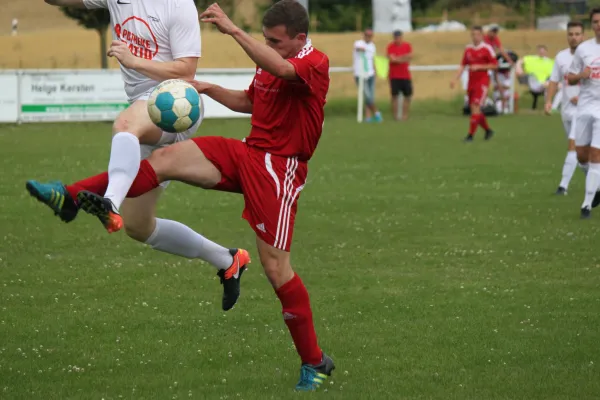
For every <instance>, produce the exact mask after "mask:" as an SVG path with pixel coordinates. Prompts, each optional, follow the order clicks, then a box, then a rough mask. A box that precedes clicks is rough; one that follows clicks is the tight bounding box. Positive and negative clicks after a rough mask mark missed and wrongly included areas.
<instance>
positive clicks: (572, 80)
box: [567, 67, 592, 85]
mask: <svg viewBox="0 0 600 400" xmlns="http://www.w3.org/2000/svg"><path fill="white" fill-rule="evenodd" d="M591 74H592V70H591V69H590V67H585V68H584V69H583V71H581V72H580V73H578V74H574V73H572V72H569V73H568V74H567V81H568V82H569V85H579V82H581V80H582V79H589V77H590V75H591Z"/></svg>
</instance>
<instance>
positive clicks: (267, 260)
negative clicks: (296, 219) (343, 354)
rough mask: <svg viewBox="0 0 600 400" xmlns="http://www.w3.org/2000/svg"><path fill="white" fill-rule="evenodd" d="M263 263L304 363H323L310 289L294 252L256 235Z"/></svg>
mask: <svg viewBox="0 0 600 400" xmlns="http://www.w3.org/2000/svg"><path fill="white" fill-rule="evenodd" d="M256 245H257V247H258V254H259V256H260V262H261V264H262V266H263V268H264V270H265V275H266V276H267V279H269V282H271V285H272V286H273V289H275V293H276V294H277V297H279V300H280V301H281V306H282V313H283V319H284V321H285V324H286V325H287V327H288V330H289V331H290V334H291V336H292V339H293V341H294V345H295V346H296V350H297V351H298V354H299V355H300V358H301V359H302V363H303V364H311V365H319V364H320V363H321V361H322V352H321V349H320V348H319V345H318V343H317V334H316V332H315V327H314V324H313V316H312V310H311V308H310V299H309V296H308V291H307V290H306V287H305V286H304V283H302V280H301V279H300V277H299V276H298V275H296V274H295V273H294V271H293V269H292V266H291V264H290V253H288V252H286V251H283V250H280V249H277V248H275V247H273V246H270V245H269V244H267V243H266V242H265V241H263V240H262V239H260V238H258V237H257V238H256Z"/></svg>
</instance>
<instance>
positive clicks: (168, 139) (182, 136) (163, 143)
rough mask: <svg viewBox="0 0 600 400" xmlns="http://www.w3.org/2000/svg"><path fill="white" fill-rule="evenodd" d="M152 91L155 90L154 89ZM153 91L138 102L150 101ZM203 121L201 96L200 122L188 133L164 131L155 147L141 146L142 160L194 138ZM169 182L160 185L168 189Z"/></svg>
mask: <svg viewBox="0 0 600 400" xmlns="http://www.w3.org/2000/svg"><path fill="white" fill-rule="evenodd" d="M152 90H154V89H152ZM152 90H149V91H147V92H146V93H144V94H143V95H141V96H140V97H139V98H138V99H137V100H136V101H140V100H143V101H146V100H148V98H149V97H150V94H151V93H152ZM203 119H204V102H203V100H202V96H200V118H198V121H197V122H196V123H195V124H194V125H192V127H191V128H190V129H188V130H187V131H183V132H179V133H173V132H165V131H163V133H162V136H161V137H160V140H159V141H158V143H156V144H154V145H149V144H140V153H141V156H142V160H144V159H146V158H148V157H150V154H152V152H153V151H154V150H156V149H160V148H162V147H167V146H169V145H171V144H173V143H177V142H182V141H184V140H186V139H189V138H191V137H192V136H194V134H195V133H196V131H197V130H198V128H199V127H200V125H201V124H202V120H203ZM169 182H170V181H164V182H162V183H161V184H160V186H161V187H162V188H163V189H166V188H167V186H169Z"/></svg>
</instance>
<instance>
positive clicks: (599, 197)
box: [592, 192, 600, 208]
mask: <svg viewBox="0 0 600 400" xmlns="http://www.w3.org/2000/svg"><path fill="white" fill-rule="evenodd" d="M599 205H600V192H596V194H595V195H594V200H592V208H596V207H598V206H599Z"/></svg>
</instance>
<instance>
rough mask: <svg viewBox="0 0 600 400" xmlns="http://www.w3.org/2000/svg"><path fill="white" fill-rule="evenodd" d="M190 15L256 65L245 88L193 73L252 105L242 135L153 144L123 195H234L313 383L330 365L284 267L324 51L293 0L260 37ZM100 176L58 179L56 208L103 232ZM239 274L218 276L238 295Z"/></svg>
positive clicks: (105, 205)
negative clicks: (186, 189)
mask: <svg viewBox="0 0 600 400" xmlns="http://www.w3.org/2000/svg"><path fill="white" fill-rule="evenodd" d="M200 19H201V21H202V22H207V23H212V24H214V25H215V26H216V27H217V28H218V29H219V30H220V31H221V32H222V33H224V34H227V35H230V36H231V37H233V38H234V39H235V40H236V41H237V42H238V44H239V45H240V46H241V47H242V48H243V49H244V51H245V52H246V54H248V56H249V57H250V58H251V59H252V60H253V61H254V62H255V63H256V65H257V68H256V74H255V76H254V79H253V81H252V83H251V84H250V87H249V88H248V90H245V91H237V90H229V89H225V88H222V87H219V86H216V85H213V84H210V83H205V82H193V84H194V87H195V88H196V89H197V90H198V92H199V93H204V94H206V95H207V96H209V97H211V98H213V99H214V100H216V101H218V102H219V103H221V104H223V105H225V106H227V107H228V108H230V109H231V110H234V111H238V112H244V113H248V114H252V118H251V125H252V128H251V131H250V135H248V137H246V138H245V139H243V140H237V139H228V138H223V137H207V136H202V137H196V138H193V139H188V140H185V141H182V142H179V143H175V144H173V145H171V146H169V147H166V148H164V149H159V150H156V151H154V152H153V153H152V154H151V155H150V157H149V158H147V159H146V160H143V161H142V162H141V164H140V169H139V173H138V175H137V177H136V179H135V180H134V182H133V184H132V186H131V188H130V190H129V193H128V197H137V196H140V195H142V194H143V193H146V192H148V191H150V190H152V189H153V188H155V187H157V186H158V185H159V184H160V183H161V182H164V181H168V180H177V181H181V182H185V183H189V184H192V185H194V186H199V187H202V188H205V189H214V190H221V191H228V192H236V193H241V194H243V196H244V201H245V208H244V211H243V214H242V217H243V218H244V219H246V220H247V221H248V223H249V224H250V226H251V227H252V229H253V230H254V231H255V233H256V242H257V247H258V253H259V257H260V261H261V263H262V265H263V268H264V271H265V274H266V276H267V278H268V279H269V281H270V282H271V284H272V286H273V288H274V289H275V292H276V294H277V296H278V297H279V300H280V301H281V304H282V308H283V309H282V314H283V319H284V321H285V323H286V325H287V327H288V329H289V331H290V334H291V336H292V339H293V341H294V344H295V346H296V350H297V351H298V354H299V356H300V358H301V360H302V365H301V373H300V380H299V382H298V384H297V385H296V389H297V390H315V389H317V388H318V387H319V386H320V385H321V384H322V383H323V382H324V381H325V380H326V379H327V377H328V376H330V375H331V372H332V371H333V369H334V368H335V367H334V364H333V360H332V359H331V358H330V357H329V356H327V355H326V354H325V353H323V352H322V351H321V349H320V347H319V345H318V343H317V335H316V333H315V328H314V324H313V316H312V311H311V307H310V301H309V296H308V291H307V290H306V287H305V286H304V284H303V283H302V280H301V279H300V277H299V276H298V275H297V274H296V273H295V272H294V270H293V269H292V266H291V264H290V247H291V242H292V234H293V229H294V220H295V216H296V209H297V202H298V197H299V195H300V192H301V191H302V189H303V188H304V184H305V183H306V175H307V172H308V166H307V163H308V161H309V160H310V158H311V157H312V155H313V153H314V151H315V148H316V147H317V144H318V142H319V138H320V136H321V132H322V128H323V121H324V106H325V98H326V95H327V92H328V90H329V59H328V57H327V56H326V55H325V54H323V53H322V52H320V51H319V50H317V49H316V48H314V47H313V46H312V44H311V43H310V40H308V38H307V34H308V25H309V18H308V14H307V11H306V9H305V8H304V7H303V6H302V5H301V4H300V3H298V2H296V0H281V1H279V2H277V3H275V4H274V5H273V6H271V8H270V9H269V10H268V11H267V12H266V13H265V15H264V17H263V34H264V37H265V40H266V45H265V44H263V43H260V42H258V41H257V40H255V39H253V38H252V37H251V36H249V35H248V34H246V33H245V32H244V31H242V30H241V29H239V28H238V27H237V26H235V25H234V24H233V23H232V22H231V20H230V19H229V18H228V17H227V15H226V14H225V13H224V12H223V11H222V10H221V8H220V7H219V6H218V5H217V4H213V5H211V6H210V7H209V8H208V9H207V10H206V11H205V12H203V13H202V14H201V15H200ZM106 181H107V176H106V174H105V173H104V174H100V175H96V176H94V177H91V178H88V179H86V180H83V181H79V182H77V183H75V184H73V185H69V186H65V187H64V188H65V191H66V195H65V196H64V202H63V204H62V205H61V208H64V207H80V208H81V209H83V210H84V211H87V212H88V213H90V214H93V215H95V216H97V217H98V218H99V219H100V220H101V222H102V223H103V225H104V226H105V227H106V228H107V230H108V231H109V232H114V231H117V230H119V229H120V228H121V227H122V220H121V217H120V216H119V214H118V212H117V210H115V209H114V207H113V205H112V203H111V201H110V199H107V198H104V197H102V195H103V187H105V186H104V185H105V182H106ZM74 199H77V203H76V202H75V200H74ZM58 212H60V210H58ZM240 276H241V271H240V273H237V274H233V275H232V276H229V277H228V276H225V277H224V278H225V279H227V280H229V281H234V282H236V283H237V285H238V295H239V280H240ZM236 300H237V297H236Z"/></svg>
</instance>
